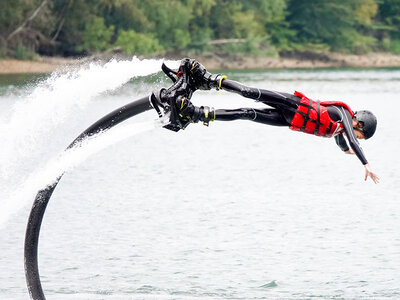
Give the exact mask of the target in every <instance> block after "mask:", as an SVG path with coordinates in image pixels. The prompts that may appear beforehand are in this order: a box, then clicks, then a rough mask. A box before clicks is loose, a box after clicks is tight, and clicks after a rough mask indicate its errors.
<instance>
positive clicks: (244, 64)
mask: <svg viewBox="0 0 400 300" xmlns="http://www.w3.org/2000/svg"><path fill="white" fill-rule="evenodd" d="M188 56H189V57H193V58H196V59H197V60H198V61H199V62H200V63H202V64H203V65H204V66H205V67H206V68H207V69H209V70H221V69H224V70H250V69H251V70H263V69H318V68H400V55H394V54H388V53H371V54H366V55H345V54H339V53H329V54H316V53H302V54H301V55H293V56H286V57H279V58H274V57H256V56H241V55H217V54H208V55H197V56H195V55H182V56H179V57H178V56H176V55H174V56H173V57H171V56H167V58H166V59H177V60H179V59H181V58H183V57H188ZM113 57H115V58H116V59H130V57H127V56H125V57H123V56H122V57H121V56H107V57H105V56H92V57H83V58H80V59H79V58H63V57H38V59H37V60H35V61H23V60H16V59H0V74H35V73H37V74H40V73H42V74H46V73H51V72H54V71H62V70H63V69H68V68H70V67H73V66H77V65H82V64H85V63H88V62H91V61H104V62H106V61H109V60H110V59H111V58H113ZM143 58H149V57H143ZM157 58H158V59H160V58H162V57H157Z"/></svg>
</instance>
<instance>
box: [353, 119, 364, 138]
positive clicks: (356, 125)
mask: <svg viewBox="0 0 400 300" xmlns="http://www.w3.org/2000/svg"><path fill="white" fill-rule="evenodd" d="M362 127H363V123H362V122H358V121H357V120H356V119H355V118H353V129H354V135H355V136H356V138H358V139H365V135H364V133H363V132H362V131H361V129H362Z"/></svg>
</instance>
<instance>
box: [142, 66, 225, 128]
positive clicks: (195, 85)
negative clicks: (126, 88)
mask: <svg viewBox="0 0 400 300" xmlns="http://www.w3.org/2000/svg"><path fill="white" fill-rule="evenodd" d="M162 70H163V72H164V73H165V74H166V75H167V76H168V77H169V78H170V79H171V80H172V81H173V83H174V84H173V85H172V86H171V87H170V88H168V89H161V90H160V91H159V92H157V93H154V92H153V93H152V94H151V96H150V103H151V105H152V106H153V108H154V109H155V110H156V111H157V114H158V116H159V117H160V118H167V119H168V124H167V125H165V126H164V128H166V129H169V130H172V131H179V130H181V129H185V128H186V127H187V126H188V125H189V124H190V123H197V122H199V121H201V122H203V124H204V125H206V126H208V125H209V123H210V122H211V121H214V120H215V109H214V108H210V107H208V106H201V107H197V106H194V105H193V103H192V102H191V101H190V99H191V97H192V95H193V93H194V92H195V91H196V90H198V89H200V90H209V89H212V88H217V89H218V86H220V85H221V82H222V80H223V77H224V76H222V75H221V74H217V75H213V74H211V73H209V72H207V70H206V69H205V68H204V67H203V66H202V65H201V64H200V63H198V62H197V61H195V60H192V59H188V58H187V59H183V60H182V62H181V65H180V66H179V69H178V70H172V69H170V68H168V67H167V66H166V65H165V64H163V65H162ZM225 78H226V77H225Z"/></svg>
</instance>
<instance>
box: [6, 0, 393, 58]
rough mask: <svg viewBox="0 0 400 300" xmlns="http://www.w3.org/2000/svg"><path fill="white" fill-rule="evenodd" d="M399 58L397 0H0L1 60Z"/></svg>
mask: <svg viewBox="0 0 400 300" xmlns="http://www.w3.org/2000/svg"><path fill="white" fill-rule="evenodd" d="M113 51H117V52H123V53H125V54H128V55H132V54H136V55H158V54H168V53H176V52H181V53H195V54H196V53H204V52H216V53H227V52H229V53H242V54H251V55H264V56H278V55H279V54H282V53H291V52H304V51H307V52H317V53H319V52H323V53H325V52H329V51H335V52H343V53H355V54H363V53H368V52H370V51H386V52H392V53H396V54H400V0H168V1H167V0H2V1H0V57H16V58H19V59H32V58H33V57H34V56H35V54H40V55H49V56H54V55H59V56H82V55H87V54H93V53H98V52H113Z"/></svg>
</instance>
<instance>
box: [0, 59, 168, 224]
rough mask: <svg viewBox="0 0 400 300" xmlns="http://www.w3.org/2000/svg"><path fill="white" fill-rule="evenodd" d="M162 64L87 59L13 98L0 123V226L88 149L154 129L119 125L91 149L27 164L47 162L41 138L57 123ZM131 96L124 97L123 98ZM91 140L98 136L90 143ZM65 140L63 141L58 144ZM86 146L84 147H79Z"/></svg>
mask: <svg viewBox="0 0 400 300" xmlns="http://www.w3.org/2000/svg"><path fill="white" fill-rule="evenodd" d="M167 63H168V64H170V65H173V66H174V67H175V66H176V62H167ZM161 64H162V61H161V60H139V59H138V58H135V57H134V58H133V59H132V60H130V61H110V62H109V63H106V64H104V65H101V64H99V63H92V64H89V65H87V66H85V67H82V68H80V69H77V70H75V71H70V72H68V73H54V74H52V76H50V77H49V78H48V79H47V80H45V81H43V82H41V83H39V84H38V86H37V87H36V88H34V90H33V91H32V93H30V94H29V95H28V96H26V97H20V98H19V99H18V101H16V103H15V104H14V106H13V109H12V112H11V114H10V115H9V116H8V117H6V120H1V122H0V139H1V143H2V145H1V147H0V180H1V184H0V186H1V190H0V198H1V201H2V208H1V210H0V227H1V226H2V225H4V224H5V222H6V221H7V220H8V219H9V217H10V216H11V215H13V214H15V213H16V212H17V211H18V210H19V209H20V208H21V207H24V206H25V205H27V204H28V203H30V202H31V201H32V200H33V197H34V196H35V194H36V192H37V190H38V189H40V188H43V187H45V186H46V185H48V184H50V183H51V182H53V181H54V180H55V179H56V178H57V177H58V176H59V175H61V174H62V173H63V172H64V171H65V170H67V169H69V168H71V167H73V166H75V165H76V164H77V163H79V161H82V160H83V159H84V158H85V157H87V156H88V155H90V154H91V153H94V152H96V151H98V150H99V149H101V148H104V147H105V146H106V145H109V144H110V143H115V142H117V141H118V140H120V139H122V138H124V136H126V137H129V136H132V135H134V134H136V132H141V131H143V130H144V129H143V128H147V129H149V128H150V127H151V128H153V127H154V126H153V124H152V125H151V126H150V125H149V124H147V125H143V124H142V125H140V126H139V127H135V128H136V129H135V128H129V127H124V128H125V131H124V130H121V131H118V132H119V133H118V138H117V137H115V136H114V137H113V138H111V139H109V140H108V142H105V141H103V139H99V142H96V143H95V142H93V143H89V142H88V145H92V146H90V147H89V146H88V145H86V144H82V147H80V149H82V150H80V151H78V150H77V149H75V150H73V151H67V152H65V153H64V154H63V155H62V156H61V158H58V159H56V160H54V159H53V160H51V158H54V157H56V156H57V153H53V154H50V157H49V160H51V163H49V164H48V165H47V167H46V168H44V169H42V170H40V171H38V170H37V167H38V165H39V164H40V163H37V167H34V169H33V170H32V168H31V169H29V167H28V165H31V166H32V161H33V165H34V166H35V159H36V158H37V157H39V158H41V159H43V158H42V156H46V157H45V160H44V162H46V160H47V156H48V155H49V154H48V153H47V152H48V151H47V146H46V142H48V141H49V139H51V138H52V136H54V135H55V133H56V132H58V129H59V127H60V126H61V125H63V124H66V125H68V121H69V120H70V119H71V116H73V115H74V114H75V113H76V112H79V111H83V110H84V109H85V108H87V106H88V105H89V104H90V102H91V101H92V100H93V99H95V98H96V97H98V96H99V95H103V94H104V93H107V92H111V91H114V90H116V89H118V88H119V87H121V86H122V85H123V84H125V83H127V82H128V81H129V80H130V79H131V78H133V77H139V76H147V75H150V74H154V73H156V72H159V71H160V70H161ZM149 93H150V91H149ZM132 100H133V99H127V101H126V102H127V103H128V102H130V101H132ZM64 126H65V125H64ZM136 126H138V125H136ZM128 128H129V129H128ZM140 128H142V129H140ZM84 129H85V128H82V131H83V130H84ZM147 129H146V130H147ZM64 130H65V128H64ZM67 130H68V129H67ZM129 130H131V131H129ZM110 132H111V131H110ZM105 136H109V135H108V134H106V135H105ZM95 140H97V139H94V140H93V141H95ZM70 142H71V141H70V140H65V144H64V143H63V145H65V146H66V145H68V144H69V143H70ZM85 143H86V142H85ZM98 143H100V144H98ZM101 143H103V144H101ZM83 145H85V146H84V147H83ZM86 147H89V148H87V150H83V149H86ZM60 150H61V149H60ZM60 150H58V153H59V151H60ZM42 164H43V163H42Z"/></svg>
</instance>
